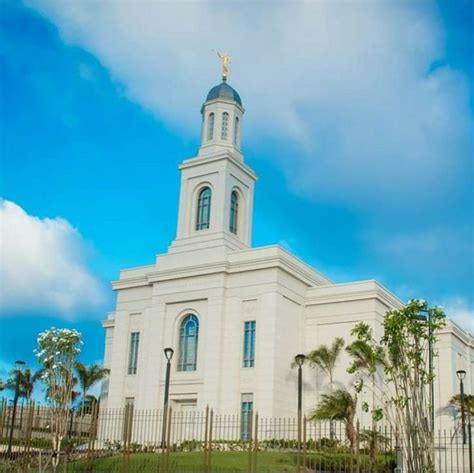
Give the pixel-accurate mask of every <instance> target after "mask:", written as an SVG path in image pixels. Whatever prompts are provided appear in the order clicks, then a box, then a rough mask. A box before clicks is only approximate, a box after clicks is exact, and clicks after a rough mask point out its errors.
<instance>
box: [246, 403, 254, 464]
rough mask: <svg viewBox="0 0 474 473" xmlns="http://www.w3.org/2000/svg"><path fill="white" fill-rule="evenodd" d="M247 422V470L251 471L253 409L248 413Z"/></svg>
mask: <svg viewBox="0 0 474 473" xmlns="http://www.w3.org/2000/svg"><path fill="white" fill-rule="evenodd" d="M249 424H250V425H248V426H247V435H248V437H249V438H248V441H249V446H248V451H249V464H248V471H249V472H251V471H252V457H253V445H252V431H253V410H252V411H251V413H250V416H249Z"/></svg>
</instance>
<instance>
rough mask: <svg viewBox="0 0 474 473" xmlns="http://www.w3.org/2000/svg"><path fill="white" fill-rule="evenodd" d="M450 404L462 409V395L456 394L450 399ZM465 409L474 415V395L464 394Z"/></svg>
mask: <svg viewBox="0 0 474 473" xmlns="http://www.w3.org/2000/svg"><path fill="white" fill-rule="evenodd" d="M449 405H450V406H453V407H455V408H456V409H457V410H458V411H460V410H461V395H460V394H455V395H454V396H453V397H452V398H451V399H450V400H449ZM464 410H465V412H466V414H468V413H469V415H470V416H471V417H474V395H472V394H464Z"/></svg>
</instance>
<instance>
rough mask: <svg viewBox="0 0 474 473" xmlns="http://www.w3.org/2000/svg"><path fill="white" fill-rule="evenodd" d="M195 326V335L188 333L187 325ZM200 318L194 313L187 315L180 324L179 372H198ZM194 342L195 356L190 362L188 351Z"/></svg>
mask: <svg viewBox="0 0 474 473" xmlns="http://www.w3.org/2000/svg"><path fill="white" fill-rule="evenodd" d="M191 321H192V322H193V323H194V324H195V327H196V329H195V334H192V333H191V334H190V333H186V325H187V324H188V323H189V322H191ZM199 327H200V323H199V318H198V316H197V315H196V314H194V313H187V314H186V315H185V316H184V317H183V318H182V320H181V322H180V324H179V333H178V337H179V341H178V346H179V350H178V363H177V371H180V372H189V371H197V359H198V348H199ZM190 341H191V343H192V342H194V347H192V346H191V348H192V349H193V350H194V354H193V355H192V356H191V361H189V354H188V350H189V349H190V348H189V346H188V344H189V343H190Z"/></svg>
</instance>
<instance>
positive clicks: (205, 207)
mask: <svg viewBox="0 0 474 473" xmlns="http://www.w3.org/2000/svg"><path fill="white" fill-rule="evenodd" d="M211 194H212V193H211V189H209V187H204V189H202V190H201V192H199V197H198V206H197V217H196V230H205V229H206V228H209V221H210V219H211Z"/></svg>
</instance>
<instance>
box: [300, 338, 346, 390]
mask: <svg viewBox="0 0 474 473" xmlns="http://www.w3.org/2000/svg"><path fill="white" fill-rule="evenodd" d="M343 348H344V339H343V338H335V339H334V341H333V342H332V344H331V346H326V345H319V347H318V348H316V349H314V350H313V351H310V352H309V353H308V355H307V356H306V362H307V363H308V364H309V365H310V366H317V367H318V368H320V369H321V370H322V371H323V372H324V374H326V376H327V377H328V378H329V389H330V391H331V392H332V391H334V370H335V368H336V363H337V360H338V358H339V355H340V354H341V353H342V349H343Z"/></svg>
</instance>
